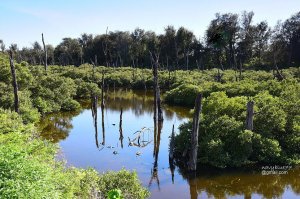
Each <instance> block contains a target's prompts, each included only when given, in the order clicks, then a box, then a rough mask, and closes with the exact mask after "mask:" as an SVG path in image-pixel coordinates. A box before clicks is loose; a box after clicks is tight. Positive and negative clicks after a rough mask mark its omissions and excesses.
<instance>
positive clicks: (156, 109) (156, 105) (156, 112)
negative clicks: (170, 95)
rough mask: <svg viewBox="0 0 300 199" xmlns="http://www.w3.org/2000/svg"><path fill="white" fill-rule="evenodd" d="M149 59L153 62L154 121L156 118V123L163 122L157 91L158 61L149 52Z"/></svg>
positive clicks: (158, 92)
mask: <svg viewBox="0 0 300 199" xmlns="http://www.w3.org/2000/svg"><path fill="white" fill-rule="evenodd" d="M150 57H151V60H152V62H153V67H152V68H153V69H152V72H153V82H154V86H153V90H154V119H155V118H157V120H158V121H163V120H164V118H163V114H162V109H161V100H160V89H159V84H158V64H159V63H158V60H159V56H158V55H155V58H154V56H153V55H152V53H151V52H150Z"/></svg>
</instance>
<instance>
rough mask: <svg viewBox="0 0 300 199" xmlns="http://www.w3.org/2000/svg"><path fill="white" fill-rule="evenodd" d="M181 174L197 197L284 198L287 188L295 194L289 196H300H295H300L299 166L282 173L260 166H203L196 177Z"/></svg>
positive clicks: (191, 196) (191, 192) (192, 193)
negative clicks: (265, 171)
mask: <svg viewBox="0 0 300 199" xmlns="http://www.w3.org/2000/svg"><path fill="white" fill-rule="evenodd" d="M181 174H182V175H183V177H184V178H185V179H187V181H188V183H189V187H190V198H191V199H196V198H197V196H198V194H199V193H201V192H205V193H206V194H207V196H209V197H211V198H230V197H231V196H236V195H240V196H244V198H281V197H283V196H284V195H285V194H287V191H288V192H293V193H294V194H295V196H294V197H293V196H292V195H293V194H291V193H290V196H289V197H288V198H297V196H296V195H300V180H299V179H300V167H296V168H294V169H291V170H288V173H286V174H281V175H279V174H278V175H262V174H261V170H260V169H259V168H256V169H254V168H248V169H245V168H244V169H238V170H233V169H231V170H212V169H209V168H200V169H199V171H198V172H197V176H191V175H189V174H188V173H181ZM255 195H256V197H254V196H255ZM258 195H259V196H258ZM298 197H299V196H298ZM283 198H286V197H283Z"/></svg>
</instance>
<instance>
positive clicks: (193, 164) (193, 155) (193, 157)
mask: <svg viewBox="0 0 300 199" xmlns="http://www.w3.org/2000/svg"><path fill="white" fill-rule="evenodd" d="M201 102H202V94H201V93H199V94H198V95H197V97H196V100H195V109H194V117H193V128H192V134H191V150H190V156H189V162H188V169H189V171H196V170H197V155H198V133H199V122H200V113H201V109H202V106H201Z"/></svg>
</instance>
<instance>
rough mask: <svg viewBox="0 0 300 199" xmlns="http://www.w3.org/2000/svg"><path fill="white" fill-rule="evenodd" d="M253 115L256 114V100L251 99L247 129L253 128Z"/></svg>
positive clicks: (248, 106)
mask: <svg viewBox="0 0 300 199" xmlns="http://www.w3.org/2000/svg"><path fill="white" fill-rule="evenodd" d="M253 116H254V102H253V101H249V102H248V103H247V115H246V129H247V130H250V131H252V130H253Z"/></svg>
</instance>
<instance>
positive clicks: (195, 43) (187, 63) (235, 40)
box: [0, 12, 300, 70]
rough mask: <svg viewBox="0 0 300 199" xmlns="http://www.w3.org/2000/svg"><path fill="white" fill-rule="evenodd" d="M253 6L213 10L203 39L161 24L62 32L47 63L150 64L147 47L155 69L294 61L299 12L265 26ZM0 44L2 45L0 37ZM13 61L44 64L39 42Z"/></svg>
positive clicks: (299, 59)
mask: <svg viewBox="0 0 300 199" xmlns="http://www.w3.org/2000/svg"><path fill="white" fill-rule="evenodd" d="M253 16H254V13H253V12H243V13H242V14H241V15H238V14H232V13H226V14H219V13H217V14H216V16H215V19H213V20H212V21H211V22H210V25H209V27H208V29H207V30H206V34H205V36H204V38H203V39H199V38H197V37H196V36H195V35H194V33H193V32H191V31H190V30H188V29H186V28H184V27H180V28H179V29H178V30H176V29H175V28H174V27H173V26H167V27H166V28H165V31H164V34H160V35H157V34H156V33H155V32H153V31H145V30H143V29H140V28H137V29H135V30H134V31H133V32H128V31H115V32H107V33H105V34H101V35H91V34H86V33H84V34H82V35H81V37H80V38H75V39H74V38H63V40H62V42H61V43H60V44H59V45H57V46H56V47H53V46H52V45H46V49H47V53H48V58H47V62H48V63H49V64H58V65H76V66H79V65H80V64H83V63H94V64H96V65H105V66H111V67H120V66H132V67H140V68H151V67H152V65H153V63H152V60H151V57H150V55H149V53H155V54H159V57H160V60H159V67H160V69H170V70H173V69H184V70H185V69H195V68H198V69H210V68H220V69H236V70H242V69H244V68H255V69H275V68H284V67H290V66H300V54H299V52H300V12H298V13H296V14H295V15H293V16H292V17H291V18H289V19H287V20H286V21H284V22H278V24H277V25H276V26H275V27H274V28H272V29H271V28H270V27H269V26H268V23H267V22H266V21H262V22H260V23H257V24H254V23H253ZM0 48H1V50H2V51H4V50H5V45H4V43H3V41H2V40H0ZM11 49H13V50H14V51H15V52H16V59H17V60H18V61H27V62H29V63H30V64H33V65H36V64H39V65H42V64H44V55H43V52H44V51H43V48H42V46H41V45H40V44H39V42H34V43H33V45H32V47H31V48H22V49H20V50H19V49H18V47H17V45H15V44H13V45H12V46H11Z"/></svg>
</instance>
